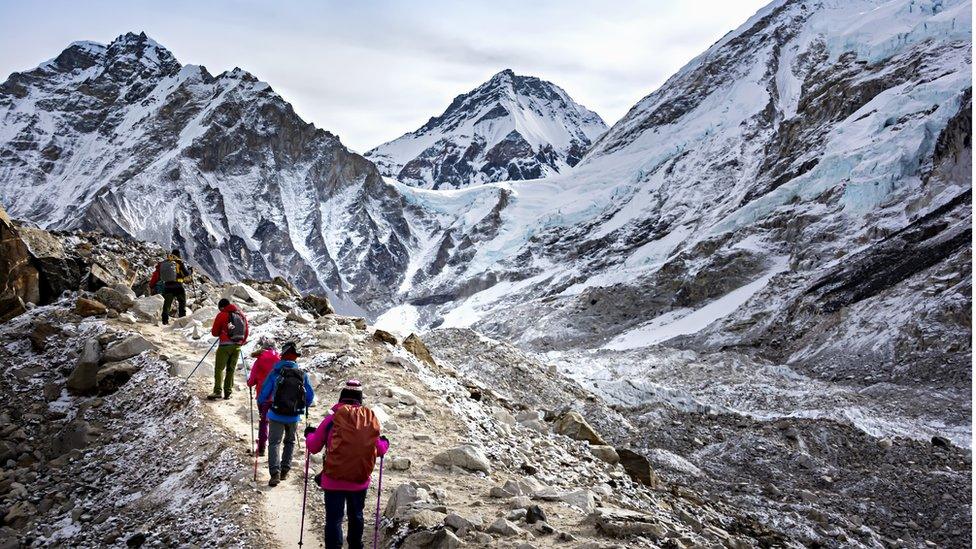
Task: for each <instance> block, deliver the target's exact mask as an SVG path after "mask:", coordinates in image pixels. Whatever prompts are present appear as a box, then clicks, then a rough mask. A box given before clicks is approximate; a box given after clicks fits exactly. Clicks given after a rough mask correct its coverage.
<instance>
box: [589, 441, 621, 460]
mask: <svg viewBox="0 0 976 549" xmlns="http://www.w3.org/2000/svg"><path fill="white" fill-rule="evenodd" d="M590 452H592V453H593V455H594V456H596V457H597V458H598V459H600V460H602V461H605V462H607V463H609V464H611V465H614V464H616V463H619V462H620V456H618V455H617V451H616V450H614V449H613V446H606V445H596V446H590Z"/></svg>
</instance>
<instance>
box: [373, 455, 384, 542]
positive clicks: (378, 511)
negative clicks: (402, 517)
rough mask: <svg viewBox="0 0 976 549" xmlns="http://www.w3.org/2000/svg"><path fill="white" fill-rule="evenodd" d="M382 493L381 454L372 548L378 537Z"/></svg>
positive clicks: (381, 457)
mask: <svg viewBox="0 0 976 549" xmlns="http://www.w3.org/2000/svg"><path fill="white" fill-rule="evenodd" d="M382 494H383V456H380V478H379V481H377V483H376V519H375V520H373V549H376V547H377V543H379V539H380V497H381V496H382Z"/></svg>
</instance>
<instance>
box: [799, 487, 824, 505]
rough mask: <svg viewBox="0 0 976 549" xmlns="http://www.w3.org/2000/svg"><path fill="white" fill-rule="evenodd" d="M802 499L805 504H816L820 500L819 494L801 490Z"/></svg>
mask: <svg viewBox="0 0 976 549" xmlns="http://www.w3.org/2000/svg"><path fill="white" fill-rule="evenodd" d="M800 499H801V500H803V501H804V503H816V502H817V501H819V500H820V498H819V497H818V496H817V494H814V493H813V492H811V491H810V490H800Z"/></svg>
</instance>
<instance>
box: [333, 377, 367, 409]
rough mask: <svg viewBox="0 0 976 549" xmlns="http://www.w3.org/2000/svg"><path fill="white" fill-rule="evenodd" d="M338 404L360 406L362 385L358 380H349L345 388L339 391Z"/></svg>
mask: <svg viewBox="0 0 976 549" xmlns="http://www.w3.org/2000/svg"><path fill="white" fill-rule="evenodd" d="M339 402H345V403H351V404H353V403H354V404H362V403H363V384H362V383H360V382H359V380H358V379H350V380H349V381H347V382H346V386H345V387H343V388H342V390H341V391H339Z"/></svg>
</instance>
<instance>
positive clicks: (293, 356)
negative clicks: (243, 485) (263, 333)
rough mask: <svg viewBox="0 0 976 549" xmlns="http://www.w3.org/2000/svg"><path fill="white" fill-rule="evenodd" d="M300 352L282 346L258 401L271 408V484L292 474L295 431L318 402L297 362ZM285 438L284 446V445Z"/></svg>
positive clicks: (269, 421) (289, 346)
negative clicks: (312, 406) (309, 408)
mask: <svg viewBox="0 0 976 549" xmlns="http://www.w3.org/2000/svg"><path fill="white" fill-rule="evenodd" d="M299 355H300V353H299V352H298V347H297V346H296V345H295V344H294V343H292V342H289V343H285V345H284V347H282V348H281V360H280V361H278V363H277V364H275V365H274V368H272V370H271V373H269V374H268V377H266V378H265V379H264V384H263V385H262V386H261V392H260V393H259V394H258V405H259V406H260V405H261V404H262V403H267V405H268V406H269V410H268V472H269V473H270V474H271V480H269V481H268V486H277V485H278V482H280V481H282V480H284V479H285V478H287V477H288V471H290V470H291V458H292V454H293V453H294V451H295V431H296V430H297V429H298V422H299V421H301V419H302V413H305V414H306V416H307V415H308V407H309V406H311V405H312V403H313V402H315V392H314V391H313V390H312V384H311V382H309V380H308V375H307V374H306V373H305V372H304V371H303V370H302V369H301V368H299V367H298V363H297V362H295V361H296V360H297V359H298V357H299ZM282 442H284V448H283V449H282V448H281V446H282Z"/></svg>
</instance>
